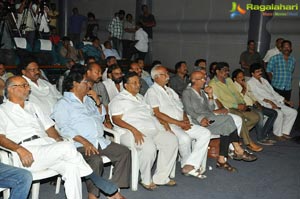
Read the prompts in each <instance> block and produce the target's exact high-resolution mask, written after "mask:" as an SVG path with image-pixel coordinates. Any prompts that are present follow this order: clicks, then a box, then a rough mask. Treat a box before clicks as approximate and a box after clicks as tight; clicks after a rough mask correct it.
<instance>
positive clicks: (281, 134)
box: [248, 64, 297, 141]
mask: <svg viewBox="0 0 300 199" xmlns="http://www.w3.org/2000/svg"><path fill="white" fill-rule="evenodd" d="M250 73H251V75H252V77H251V78H250V80H249V81H248V84H249V85H250V86H251V89H252V92H253V94H254V96H255V97H256V99H257V100H258V101H259V103H261V104H262V105H263V106H265V107H268V108H271V109H273V110H275V111H276V112H277V118H276V120H275V122H274V126H273V133H274V135H275V136H277V139H278V140H279V141H282V140H285V139H289V138H291V137H290V133H291V130H292V127H293V125H294V122H295V120H296V117H297V111H296V110H295V109H293V108H290V107H288V106H286V105H285V103H287V104H289V105H292V103H291V102H290V101H288V100H286V99H284V97H282V96H281V95H279V94H278V93H277V92H275V91H274V89H273V87H272V86H271V85H270V84H269V82H268V81H267V80H266V79H264V78H263V77H262V73H263V70H262V67H261V65H259V64H253V65H251V66H250Z"/></svg>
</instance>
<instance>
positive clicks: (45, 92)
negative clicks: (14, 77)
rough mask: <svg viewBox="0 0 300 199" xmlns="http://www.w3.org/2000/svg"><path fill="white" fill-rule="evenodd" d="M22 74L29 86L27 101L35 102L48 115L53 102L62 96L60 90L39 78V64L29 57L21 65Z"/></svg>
mask: <svg viewBox="0 0 300 199" xmlns="http://www.w3.org/2000/svg"><path fill="white" fill-rule="evenodd" d="M22 74H23V77H24V78H25V79H26V80H27V82H28V83H29V85H30V87H31V92H30V95H29V101H30V102H34V103H35V104H37V105H38V106H39V107H40V108H41V109H42V111H43V113H45V114H46V115H48V116H49V115H50V114H51V112H52V108H53V106H54V104H55V103H56V102H57V100H58V99H59V98H61V97H62V96H61V94H60V92H59V91H58V90H57V89H56V87H55V86H54V85H52V84H50V83H49V82H48V81H46V80H43V79H41V78H40V76H41V72H40V69H39V65H38V64H37V62H36V61H34V60H33V59H31V58H29V59H28V60H26V61H25V63H24V64H23V65H22Z"/></svg>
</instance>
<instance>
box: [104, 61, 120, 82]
mask: <svg viewBox="0 0 300 199" xmlns="http://www.w3.org/2000/svg"><path fill="white" fill-rule="evenodd" d="M112 65H118V62H117V59H116V57H114V56H109V57H107V58H106V67H105V70H104V72H103V74H102V80H103V81H105V80H107V79H108V74H107V71H108V69H109V68H110V67H111V66H112Z"/></svg>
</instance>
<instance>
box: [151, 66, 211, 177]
mask: <svg viewBox="0 0 300 199" xmlns="http://www.w3.org/2000/svg"><path fill="white" fill-rule="evenodd" d="M151 77H152V79H153V80H154V82H155V83H154V84H153V85H152V86H151V87H150V88H149V89H148V91H147V93H146V95H145V101H146V102H147V104H149V105H150V107H151V108H152V109H153V112H154V115H155V116H156V117H157V118H158V119H159V120H162V121H164V122H166V123H167V124H169V126H170V128H171V130H172V131H173V132H174V133H175V135H176V136H177V138H178V141H179V153H180V156H181V157H182V159H181V167H182V173H183V174H185V175H188V176H194V177H196V178H204V177H205V176H204V175H202V174H203V173H204V172H205V170H206V159H207V147H208V143H209V141H210V131H209V130H208V129H206V128H204V127H201V126H199V125H195V124H193V123H191V122H190V120H189V118H188V115H187V114H186V113H185V111H184V110H183V105H182V102H181V100H180V99H179V96H178V95H177V94H176V92H175V91H174V90H173V89H171V88H169V87H167V86H166V85H167V83H168V81H169V75H168V71H167V69H166V68H165V67H164V66H161V65H160V66H155V67H153V68H152V70H151ZM192 140H195V144H194V146H193V149H192Z"/></svg>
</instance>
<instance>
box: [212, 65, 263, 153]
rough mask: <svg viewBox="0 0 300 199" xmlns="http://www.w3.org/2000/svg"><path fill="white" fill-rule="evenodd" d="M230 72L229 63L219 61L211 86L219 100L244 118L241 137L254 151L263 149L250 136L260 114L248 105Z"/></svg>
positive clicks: (232, 111) (231, 111)
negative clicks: (230, 76) (250, 131)
mask: <svg viewBox="0 0 300 199" xmlns="http://www.w3.org/2000/svg"><path fill="white" fill-rule="evenodd" d="M228 74H229V65H228V64H227V63H225V62H219V63H218V64H217V66H216V75H215V77H214V78H213V79H212V80H210V82H209V86H211V87H212V88H213V90H214V93H215V95H216V96H217V98H218V100H219V101H220V102H221V103H222V104H223V105H224V106H225V107H226V108H228V109H229V112H230V113H233V114H236V115H239V116H240V117H241V118H242V119H243V125H242V130H241V137H242V138H243V141H244V143H245V145H247V147H248V148H249V149H250V150H252V151H255V152H258V151H261V150H263V148H262V147H261V146H258V145H256V144H255V143H254V142H253V141H252V140H251V138H250V136H249V130H251V129H252V128H253V127H254V126H255V125H256V123H257V122H258V120H259V115H258V114H257V113H255V112H253V111H251V110H250V109H249V108H248V107H247V106H246V104H245V101H244V100H243V98H242V96H241V95H240V93H239V92H238V91H237V90H236V88H235V85H234V83H233V82H232V80H231V79H230V78H229V77H228Z"/></svg>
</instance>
